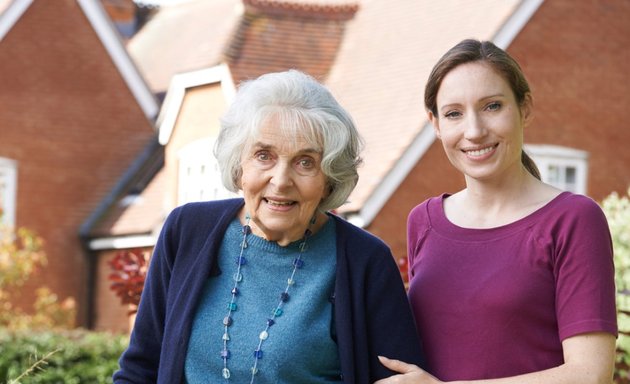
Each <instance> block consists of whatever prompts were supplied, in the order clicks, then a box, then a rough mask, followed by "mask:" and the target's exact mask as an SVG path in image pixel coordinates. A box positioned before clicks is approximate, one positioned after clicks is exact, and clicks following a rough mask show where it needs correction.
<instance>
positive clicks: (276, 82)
mask: <svg viewBox="0 0 630 384" xmlns="http://www.w3.org/2000/svg"><path fill="white" fill-rule="evenodd" d="M272 118H273V119H276V120H277V121H278V122H279V124H278V125H279V126H280V127H282V129H283V130H284V133H285V134H286V135H287V136H289V137H297V136H300V137H303V138H305V139H306V140H307V141H308V142H309V144H312V145H314V146H315V147H316V148H318V149H320V150H321V152H322V162H321V169H322V172H323V173H324V175H326V178H327V183H328V187H329V192H330V193H329V195H328V196H327V197H326V198H325V199H323V200H322V202H321V203H320V204H319V207H318V208H319V209H321V210H324V211H325V210H329V209H334V208H338V207H339V206H341V205H342V204H344V203H345V202H346V200H347V198H348V196H349V195H350V192H352V190H353V189H354V187H355V186H356V184H357V181H358V179H359V176H358V173H357V167H358V166H359V164H361V158H360V156H359V153H360V151H361V149H362V146H363V140H362V139H361V137H360V135H359V133H358V132H357V129H356V127H355V125H354V122H353V120H352V117H351V116H350V114H349V113H348V112H347V111H346V110H345V109H344V108H343V107H341V105H340V104H339V103H338V102H337V100H335V98H334V97H333V95H332V94H331V93H330V91H329V90H328V89H326V87H324V86H323V85H322V84H320V83H319V82H317V80H315V79H314V78H313V77H311V76H309V75H307V74H305V73H302V72H300V71H297V70H289V71H286V72H277V73H268V74H265V75H262V76H260V77H259V78H257V79H255V80H250V81H246V82H244V83H242V84H241V85H240V87H239V90H238V92H237V94H236V97H235V99H234V102H233V103H232V105H231V106H230V108H229V109H228V111H227V112H226V114H225V115H224V116H223V118H222V119H221V131H220V133H219V137H218V139H217V141H216V143H215V147H214V155H215V156H216V158H217V161H218V163H219V167H220V169H221V175H222V181H223V185H224V186H225V187H226V188H227V189H228V190H230V191H232V192H237V191H238V190H239V189H240V187H239V180H240V177H241V155H242V154H243V152H244V151H245V150H246V149H247V146H248V144H249V143H250V142H251V141H252V140H253V139H254V138H255V137H257V136H258V133H259V130H260V127H261V126H262V125H264V123H265V122H267V121H268V120H269V119H272Z"/></svg>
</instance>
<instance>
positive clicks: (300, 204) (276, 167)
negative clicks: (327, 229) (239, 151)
mask: <svg viewBox="0 0 630 384" xmlns="http://www.w3.org/2000/svg"><path fill="white" fill-rule="evenodd" d="M321 161H322V154H321V150H320V149H319V148H313V146H312V145H310V144H309V143H308V142H307V140H305V139H304V138H303V137H286V135H284V134H283V133H282V130H281V128H280V127H278V126H277V124H275V119H271V120H269V121H268V122H267V123H265V124H264V125H263V126H262V127H261V129H260V133H259V135H258V137H257V138H256V139H255V140H254V141H253V143H252V144H251V145H249V146H248V147H247V148H246V150H245V152H244V153H243V155H242V158H241V167H242V176H241V179H240V185H241V189H242V190H243V195H244V197H245V209H246V211H247V212H248V213H249V215H250V217H251V219H252V222H253V225H254V229H255V230H256V229H258V230H260V231H261V232H262V233H259V234H260V235H262V236H264V237H265V238H266V239H267V240H270V241H277V242H278V243H279V244H281V245H286V244H288V243H290V242H292V241H296V240H299V239H300V238H302V236H303V234H304V231H305V230H306V228H307V227H308V226H309V222H310V220H311V218H312V217H313V215H314V214H315V212H316V209H317V206H318V205H319V203H320V202H321V200H322V199H324V198H325V197H326V196H327V191H328V188H327V178H326V176H325V175H324V173H323V172H322V171H321Z"/></svg>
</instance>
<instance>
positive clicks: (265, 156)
mask: <svg viewBox="0 0 630 384" xmlns="http://www.w3.org/2000/svg"><path fill="white" fill-rule="evenodd" d="M254 157H255V158H256V160H260V161H267V160H270V159H271V156H270V155H269V153H268V152H264V151H259V152H256V154H255V155H254Z"/></svg>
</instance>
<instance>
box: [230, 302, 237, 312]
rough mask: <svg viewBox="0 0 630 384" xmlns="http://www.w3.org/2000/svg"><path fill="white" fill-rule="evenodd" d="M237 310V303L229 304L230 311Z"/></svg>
mask: <svg viewBox="0 0 630 384" xmlns="http://www.w3.org/2000/svg"><path fill="white" fill-rule="evenodd" d="M236 308H237V306H236V303H229V304H228V309H229V310H230V311H236Z"/></svg>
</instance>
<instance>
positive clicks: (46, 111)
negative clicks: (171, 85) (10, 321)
mask: <svg viewBox="0 0 630 384" xmlns="http://www.w3.org/2000/svg"><path fill="white" fill-rule="evenodd" d="M0 73H2V92H0V132H1V136H2V139H1V140H0V156H3V157H7V158H10V159H14V160H17V162H18V188H17V196H18V198H17V199H18V201H17V225H19V226H27V227H29V228H32V229H34V230H35V231H37V232H38V233H39V234H40V235H41V236H42V237H43V238H44V240H45V251H46V254H47V256H48V260H49V264H48V266H47V267H46V269H45V270H43V271H41V273H40V274H39V275H38V279H37V280H36V281H32V282H31V283H30V284H29V286H28V287H27V289H26V290H25V293H24V297H23V303H24V304H26V305H28V304H30V302H31V301H32V297H33V296H32V293H31V291H32V289H34V288H35V287H37V286H40V285H47V286H49V287H50V288H51V289H52V290H53V291H54V292H56V293H57V294H58V295H59V296H60V297H61V298H64V297H66V296H73V297H75V298H76V299H77V301H78V303H79V306H80V307H79V324H82V323H83V322H84V321H85V320H86V315H87V313H86V312H85V310H86V305H85V304H86V300H87V296H86V295H87V290H86V289H87V277H88V274H87V264H86V257H85V255H84V253H83V250H82V247H81V244H80V242H79V237H78V230H79V226H80V225H81V223H83V222H84V221H85V220H86V218H87V217H88V216H89V215H90V214H91V213H92V212H93V211H94V209H95V208H96V206H97V204H98V203H99V202H100V201H101V200H103V198H104V197H105V196H106V195H107V194H108V193H109V192H110V190H111V189H112V188H113V186H114V185H115V183H116V182H117V181H118V180H119V178H120V177H121V176H122V174H123V173H124V172H125V171H126V169H127V168H128V166H129V165H130V164H131V162H132V161H133V159H134V158H135V157H136V156H138V154H139V153H140V152H141V150H142V149H143V147H144V146H145V145H146V144H147V143H148V141H149V139H150V137H152V135H154V132H153V130H152V128H151V126H150V123H149V122H148V121H147V119H146V117H145V116H144V114H143V112H142V110H141V109H140V107H139V106H138V105H137V103H136V102H135V99H134V97H133V96H132V94H131V93H130V91H129V89H128V87H127V85H126V84H125V83H124V81H123V79H122V78H121V76H120V74H119V73H118V71H117V69H116V68H115V66H114V64H113V62H112V60H111V58H110V57H109V55H108V54H107V52H106V51H105V49H104V48H103V46H102V44H101V42H100V40H99V39H98V37H97V36H96V34H95V33H94V31H93V30H92V28H91V26H90V24H89V22H88V20H87V19H86V18H85V16H84V14H83V12H82V11H81V10H80V8H79V6H78V5H77V3H76V2H75V1H74V0H55V1H54V2H52V1H46V0H36V1H35V2H34V3H33V4H32V5H31V6H30V7H29V8H28V10H27V11H26V12H25V14H24V15H23V16H22V18H21V19H20V20H19V21H18V22H17V23H16V25H15V26H14V27H13V29H12V30H10V31H9V32H8V34H7V35H6V36H5V38H4V39H3V40H2V41H0Z"/></svg>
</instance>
